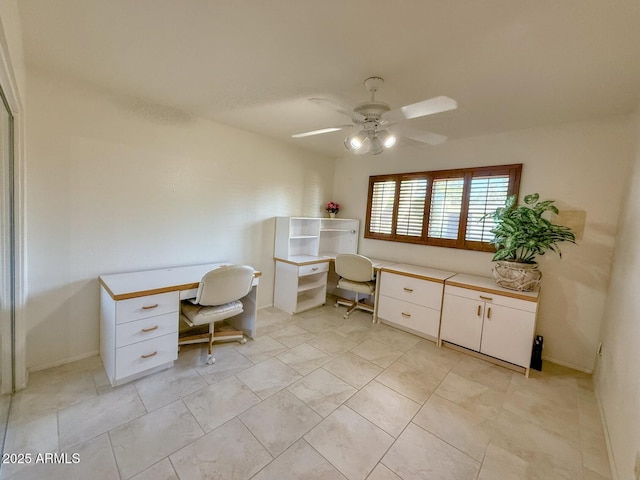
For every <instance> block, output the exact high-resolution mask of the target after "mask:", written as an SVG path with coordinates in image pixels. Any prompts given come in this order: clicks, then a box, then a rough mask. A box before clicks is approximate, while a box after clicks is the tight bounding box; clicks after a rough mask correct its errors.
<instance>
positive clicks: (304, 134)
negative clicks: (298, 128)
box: [291, 125, 353, 138]
mask: <svg viewBox="0 0 640 480" xmlns="http://www.w3.org/2000/svg"><path fill="white" fill-rule="evenodd" d="M351 127H353V125H340V126H337V127H328V128H321V129H319V130H311V131H309V132H302V133H295V134H293V135H291V137H292V138H303V137H311V136H313V135H322V134H323V133H331V132H337V131H339V130H343V129H345V128H351Z"/></svg>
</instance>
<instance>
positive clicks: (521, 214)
mask: <svg viewBox="0 0 640 480" xmlns="http://www.w3.org/2000/svg"><path fill="white" fill-rule="evenodd" d="M539 199H540V196H539V195H538V194H537V193H533V194H531V195H527V196H526V197H524V203H525V204H526V205H519V206H518V205H516V196H515V195H511V196H509V197H508V198H507V203H506V204H505V206H504V207H502V208H498V209H497V210H496V211H495V212H493V214H490V215H491V216H492V217H493V220H494V222H495V223H496V226H495V227H494V228H493V229H492V230H491V233H493V234H494V235H495V238H494V239H493V242H492V243H493V244H494V245H495V246H496V250H497V251H496V254H495V255H494V256H493V260H494V261H497V260H507V261H511V262H520V263H535V257H536V256H537V255H544V254H545V252H546V251H547V250H551V251H552V252H556V253H557V254H558V255H559V256H560V257H562V252H561V251H560V248H559V247H558V245H557V244H558V243H560V242H571V243H576V242H575V240H576V238H575V235H574V234H573V232H572V231H571V229H570V228H569V227H564V226H562V225H554V224H553V223H551V222H550V221H549V220H547V219H545V218H542V215H543V214H544V213H545V212H553V213H556V214H557V213H558V209H557V208H556V207H555V205H553V203H554V201H553V200H546V201H544V202H539V201H538V200H539Z"/></svg>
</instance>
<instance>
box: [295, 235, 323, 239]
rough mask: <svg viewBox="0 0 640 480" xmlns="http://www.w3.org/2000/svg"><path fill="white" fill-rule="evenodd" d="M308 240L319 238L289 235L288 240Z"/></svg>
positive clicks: (315, 236)
mask: <svg viewBox="0 0 640 480" xmlns="http://www.w3.org/2000/svg"><path fill="white" fill-rule="evenodd" d="M308 238H319V237H318V235H291V236H290V237H289V240H303V239H308Z"/></svg>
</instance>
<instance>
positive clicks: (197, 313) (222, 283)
mask: <svg viewBox="0 0 640 480" xmlns="http://www.w3.org/2000/svg"><path fill="white" fill-rule="evenodd" d="M253 274H254V271H253V268H251V267H247V266H242V265H231V266H227V267H220V268H216V269H215V270H211V271H210V272H208V273H206V274H205V275H204V276H203V277H202V280H200V285H198V293H197V295H196V298H195V299H189V300H183V301H182V303H181V309H180V320H182V321H183V322H184V323H186V324H187V325H188V326H189V327H198V326H201V325H207V324H208V325H209V332H208V333H201V334H197V335H188V336H181V337H180V338H179V339H178V345H186V344H190V343H199V342H209V350H208V355H207V363H208V364H209V365H212V364H213V362H215V358H213V354H212V351H213V342H214V341H220V340H238V341H239V342H240V343H246V342H247V340H246V339H245V338H244V332H242V331H238V330H222V331H220V332H215V329H214V327H215V322H219V321H221V320H226V319H228V318H231V317H235V316H236V315H239V314H241V313H242V312H243V311H244V310H243V306H242V302H241V301H240V299H241V298H242V297H244V296H245V295H247V294H248V293H249V291H251V285H252V283H253Z"/></svg>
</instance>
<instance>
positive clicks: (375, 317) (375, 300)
mask: <svg viewBox="0 0 640 480" xmlns="http://www.w3.org/2000/svg"><path fill="white" fill-rule="evenodd" d="M380 277H381V275H380V271H378V275H377V278H376V291H375V293H374V294H373V318H372V319H371V322H372V323H380V321H379V320H378V296H379V295H378V294H379V293H380Z"/></svg>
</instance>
